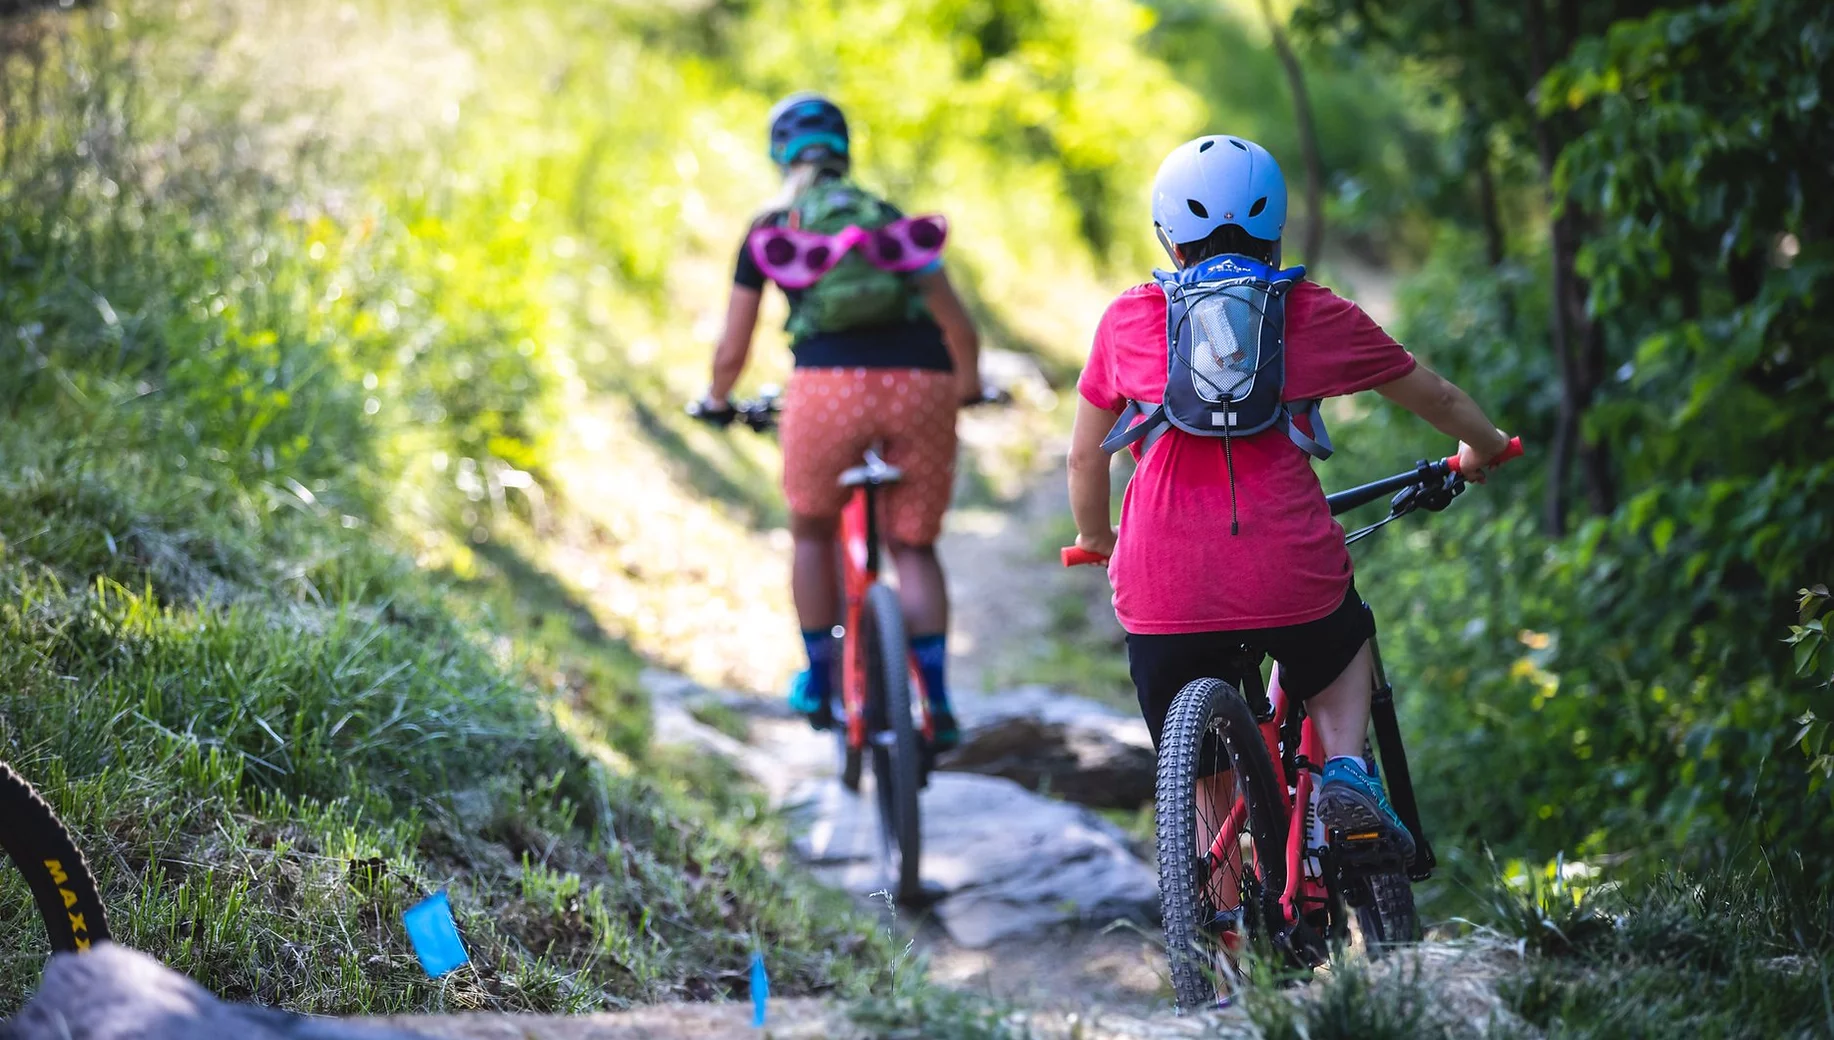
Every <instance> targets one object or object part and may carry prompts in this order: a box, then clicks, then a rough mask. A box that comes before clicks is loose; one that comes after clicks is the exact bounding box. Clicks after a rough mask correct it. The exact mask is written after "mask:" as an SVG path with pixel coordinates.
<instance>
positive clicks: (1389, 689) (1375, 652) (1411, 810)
mask: <svg viewBox="0 0 1834 1040" xmlns="http://www.w3.org/2000/svg"><path fill="white" fill-rule="evenodd" d="M1363 609H1364V610H1365V611H1367V610H1368V609H1369V605H1368V604H1367V603H1365V604H1364V605H1363ZM1369 656H1370V658H1371V659H1372V660H1373V662H1374V665H1375V676H1374V678H1375V695H1374V696H1373V697H1372V698H1370V702H1369V721H1370V723H1371V724H1372V725H1374V727H1375V743H1376V752H1377V753H1378V754H1379V755H1380V756H1381V760H1382V781H1383V783H1384V784H1386V785H1387V787H1388V799H1389V801H1390V802H1391V803H1393V805H1394V807H1395V814H1396V815H1398V816H1400V817H1401V822H1402V823H1403V824H1406V825H1407V830H1408V833H1410V834H1412V835H1413V836H1414V859H1413V862H1411V863H1409V864H1408V865H1407V876H1408V877H1409V878H1410V879H1412V880H1414V881H1425V880H1426V879H1427V878H1429V877H1431V876H1432V875H1433V868H1435V867H1437V866H1438V865H1439V860H1438V858H1437V857H1435V856H1434V855H1433V846H1432V844H1431V843H1430V842H1428V841H1427V840H1426V831H1425V829H1423V828H1422V827H1421V825H1420V807H1419V805H1418V804H1417V803H1415V801H1414V781H1413V777H1412V776H1411V775H1410V774H1409V773H1408V769H1407V749H1406V748H1405V747H1404V746H1402V743H1401V722H1400V720H1399V719H1398V718H1397V717H1396V715H1395V688H1394V687H1393V686H1391V685H1389V682H1388V673H1387V672H1386V671H1384V670H1383V668H1382V650H1381V648H1380V647H1379V646H1377V645H1376V638H1375V637H1374V636H1370V637H1369Z"/></svg>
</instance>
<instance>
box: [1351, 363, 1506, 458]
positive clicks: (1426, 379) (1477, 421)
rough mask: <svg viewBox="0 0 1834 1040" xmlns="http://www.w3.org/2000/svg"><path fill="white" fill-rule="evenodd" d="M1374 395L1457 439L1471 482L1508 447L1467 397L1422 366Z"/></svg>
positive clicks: (1481, 411) (1500, 432)
mask: <svg viewBox="0 0 1834 1040" xmlns="http://www.w3.org/2000/svg"><path fill="white" fill-rule="evenodd" d="M1376 393H1379V394H1381V395H1382V396H1383V397H1386V398H1388V399H1389V400H1390V401H1393V402H1394V403H1396V404H1398V405H1400V406H1401V407H1403V408H1405V409H1407V410H1408V411H1410V412H1413V413H1414V414H1415V415H1418V416H1419V417H1420V418H1422V419H1425V420H1426V421H1427V422H1429V423H1432V424H1433V428H1434V429H1436V430H1438V431H1439V432H1440V433H1443V434H1446V435H1447V436H1451V437H1456V438H1458V454H1459V463H1460V465H1461V466H1462V467H1463V468H1464V469H1465V471H1466V473H1467V474H1472V475H1474V476H1473V479H1476V480H1480V481H1481V480H1482V479H1483V477H1482V472H1483V470H1484V468H1485V467H1486V466H1488V464H1489V463H1490V461H1491V460H1492V459H1494V458H1496V457H1497V456H1498V455H1501V454H1502V453H1503V450H1504V449H1505V448H1507V447H1509V435H1508V434H1506V433H1504V432H1503V431H1502V430H1499V429H1497V428H1496V424H1494V423H1492V422H1491V421H1490V418H1489V417H1488V416H1486V415H1485V414H1484V410H1483V409H1482V408H1479V407H1478V406H1477V402H1476V401H1473V400H1472V399H1471V395H1469V394H1467V393H1465V392H1464V391H1463V390H1460V389H1459V388H1458V387H1457V386H1454V385H1453V384H1452V381H1451V380H1449V379H1447V378H1446V377H1444V376H1442V375H1440V374H1439V373H1437V372H1435V371H1433V370H1432V369H1430V368H1428V367H1426V366H1425V365H1423V364H1422V365H1416V366H1414V370H1413V371H1412V372H1409V373H1408V374H1407V375H1404V376H1402V377H1401V378H1400V379H1397V380H1395V381H1394V382H1392V383H1385V384H1383V385H1381V386H1378V387H1376Z"/></svg>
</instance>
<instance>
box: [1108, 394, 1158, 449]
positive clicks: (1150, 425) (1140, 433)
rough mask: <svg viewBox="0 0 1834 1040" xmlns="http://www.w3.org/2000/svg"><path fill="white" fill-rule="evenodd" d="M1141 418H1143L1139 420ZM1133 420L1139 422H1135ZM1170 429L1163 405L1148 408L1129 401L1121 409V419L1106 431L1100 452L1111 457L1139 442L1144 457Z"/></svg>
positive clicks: (1137, 402)
mask: <svg viewBox="0 0 1834 1040" xmlns="http://www.w3.org/2000/svg"><path fill="white" fill-rule="evenodd" d="M1142 416H1144V417H1145V418H1144V419H1141V417H1142ZM1135 419H1141V421H1140V422H1135V421H1134V420H1135ZM1170 428H1171V423H1169V422H1167V421H1166V418H1165V405H1162V404H1156V405H1151V406H1148V405H1144V404H1141V403H1140V402H1139V401H1129V402H1127V407H1126V408H1123V409H1121V417H1120V418H1119V419H1117V420H1115V424H1114V428H1113V429H1111V430H1109V431H1108V436H1106V437H1104V438H1102V450H1103V451H1105V452H1107V453H1108V454H1110V455H1113V454H1114V453H1115V452H1117V451H1120V450H1121V449H1123V448H1125V447H1127V446H1128V445H1130V444H1133V443H1134V442H1136V441H1140V442H1142V443H1141V444H1140V454H1142V455H1144V454H1146V452H1147V451H1148V450H1149V449H1150V448H1152V446H1153V445H1154V444H1155V443H1157V442H1158V440H1159V438H1160V437H1163V436H1165V431H1166V430H1167V429H1170Z"/></svg>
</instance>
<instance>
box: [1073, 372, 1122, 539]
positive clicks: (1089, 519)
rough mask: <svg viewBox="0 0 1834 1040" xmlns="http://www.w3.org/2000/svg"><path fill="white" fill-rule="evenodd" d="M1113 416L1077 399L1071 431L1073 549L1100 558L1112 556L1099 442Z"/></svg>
mask: <svg viewBox="0 0 1834 1040" xmlns="http://www.w3.org/2000/svg"><path fill="white" fill-rule="evenodd" d="M1114 417H1115V413H1113V412H1110V411H1108V410H1107V409H1106V408H1098V407H1097V406H1095V405H1093V404H1090V403H1089V401H1088V399H1087V398H1084V397H1082V396H1081V395H1078V396H1077V398H1076V425H1075V427H1074V428H1073V429H1072V430H1071V431H1070V459H1069V468H1070V513H1071V515H1072V516H1074V517H1075V518H1076V547H1077V548H1079V549H1084V550H1087V551H1089V552H1092V553H1095V554H1097V555H1100V556H1110V555H1113V553H1114V537H1115V536H1114V524H1113V522H1112V520H1111V519H1110V513H1109V496H1110V494H1111V492H1110V489H1109V485H1108V468H1109V467H1108V462H1109V459H1108V453H1107V452H1105V451H1103V450H1102V439H1103V438H1105V437H1106V436H1107V435H1108V430H1109V429H1110V428H1111V427H1112V426H1113V425H1114Z"/></svg>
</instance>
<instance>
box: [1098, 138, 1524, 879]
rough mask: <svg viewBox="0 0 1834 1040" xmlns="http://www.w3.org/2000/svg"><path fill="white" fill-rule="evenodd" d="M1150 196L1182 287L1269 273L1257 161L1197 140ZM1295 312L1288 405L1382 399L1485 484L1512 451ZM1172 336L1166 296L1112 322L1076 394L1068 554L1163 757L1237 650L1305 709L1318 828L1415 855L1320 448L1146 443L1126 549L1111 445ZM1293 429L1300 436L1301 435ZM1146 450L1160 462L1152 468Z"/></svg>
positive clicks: (1384, 353) (1357, 331)
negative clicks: (1395, 797) (1442, 442)
mask: <svg viewBox="0 0 1834 1040" xmlns="http://www.w3.org/2000/svg"><path fill="white" fill-rule="evenodd" d="M1153 195H1154V201H1153V223H1154V227H1155V229H1156V231H1157V232H1158V233H1159V237H1160V241H1161V242H1162V243H1164V245H1165V247H1166V251H1167V252H1168V253H1169V254H1170V256H1171V258H1172V261H1173V262H1174V263H1175V264H1176V265H1177V267H1178V268H1179V269H1180V270H1181V271H1182V270H1185V269H1187V268H1190V267H1192V266H1193V265H1196V264H1199V263H1202V262H1205V261H1208V260H1212V259H1213V258H1216V257H1223V256H1230V257H1243V258H1247V259H1249V260H1252V261H1256V262H1258V263H1260V264H1265V265H1270V266H1272V267H1278V264H1279V252H1280V236H1281V232H1282V228H1283V226H1284V224H1285V221H1286V186H1285V182H1284V180H1283V178H1282V177H1281V174H1280V170H1279V166H1278V165H1277V164H1276V163H1275V162H1274V159H1273V156H1272V155H1270V154H1268V152H1267V151H1266V150H1265V149H1263V148H1261V147H1260V146H1259V145H1256V144H1254V143H1253V142H1249V141H1244V140H1242V139H1240V138H1234V137H1229V136H1213V137H1205V138H1199V139H1197V140H1195V141H1192V142H1190V143H1188V144H1186V145H1184V146H1182V147H1180V148H1179V149H1178V150H1176V151H1174V152H1173V153H1172V154H1171V155H1170V156H1169V157H1168V158H1167V159H1166V161H1165V164H1164V165H1163V166H1162V167H1161V168H1160V171H1159V175H1158V177H1157V178H1156V179H1155V182H1154V191H1153ZM1284 304H1285V322H1286V325H1285V336H1284V355H1285V357H1284V361H1285V387H1284V391H1283V393H1282V395H1281V400H1284V401H1287V402H1292V403H1294V404H1297V403H1299V402H1308V401H1315V400H1317V399H1320V398H1325V397H1336V396H1341V395H1345V394H1353V393H1357V392H1359V391H1363V390H1375V391H1376V392H1378V393H1380V394H1382V395H1383V396H1384V397H1387V398H1388V399H1389V400H1391V401H1394V402H1395V403H1397V404H1399V405H1401V406H1402V407H1404V408H1407V409H1408V410H1409V411H1412V412H1414V413H1415V414H1416V415H1418V416H1420V417H1421V418H1423V419H1425V420H1426V421H1427V422H1429V423H1431V424H1432V425H1433V426H1434V427H1435V428H1437V429H1438V430H1439V431H1441V432H1442V433H1445V434H1447V435H1449V436H1452V437H1456V438H1458V439H1459V441H1460V443H1459V448H1458V454H1459V461H1460V464H1461V465H1462V466H1463V467H1464V472H1465V473H1466V474H1469V475H1471V477H1472V478H1473V479H1477V480H1482V479H1483V473H1484V470H1485V468H1486V466H1487V465H1488V464H1489V463H1490V461H1491V460H1493V459H1495V458H1496V457H1497V456H1498V455H1500V454H1501V453H1502V452H1503V450H1504V449H1505V448H1506V447H1507V446H1508V443H1509V438H1508V436H1507V435H1505V434H1504V433H1503V432H1502V431H1500V430H1498V429H1497V428H1496V426H1495V425H1494V424H1492V423H1491V422H1490V420H1489V419H1488V418H1486V417H1485V415H1484V413H1483V411H1482V410H1481V409H1479V408H1478V406H1477V405H1476V404H1475V403H1474V402H1473V401H1472V400H1471V398H1470V397H1469V396H1467V395H1466V394H1465V393H1464V391H1462V390H1460V389H1459V388H1458V387H1456V386H1454V385H1452V384H1451V383H1450V382H1448V381H1447V380H1446V379H1444V378H1443V377H1441V376H1439V375H1438V374H1437V373H1435V372H1433V371H1432V370H1431V369H1429V368H1427V367H1426V366H1425V365H1423V364H1421V363H1420V362H1419V361H1418V360H1416V359H1415V358H1414V356H1413V355H1412V354H1410V353H1408V351H1407V350H1405V349H1404V348H1402V346H1401V345H1400V344H1399V343H1396V342H1395V341H1394V339H1393V338H1391V337H1390V336H1389V335H1388V334H1387V333H1386V332H1384V331H1382V328H1381V327H1380V326H1379V325H1377V324H1376V323H1375V322H1374V321H1373V320H1371V319H1370V318H1369V316H1368V315H1367V314H1365V313H1364V312H1363V310H1362V309H1361V308H1360V307H1358V306H1357V305H1356V304H1354V303H1352V302H1350V301H1349V300H1346V299H1344V298H1343V297H1340V296H1338V295H1336V294H1335V293H1333V292H1331V290H1329V289H1327V288H1325V287H1324V286H1321V285H1318V284H1317V283H1314V282H1306V281H1300V282H1298V283H1297V284H1296V285H1294V286H1293V287H1292V288H1291V290H1290V291H1289V292H1287V294H1286V295H1285V297H1284ZM1167 337H1168V331H1167V298H1166V295H1165V292H1164V290H1162V288H1161V287H1160V285H1159V284H1158V283H1157V282H1155V283H1149V284H1146V285H1141V286H1137V287H1135V288H1132V289H1129V290H1127V291H1126V292H1124V293H1122V294H1121V296H1120V298H1118V299H1116V300H1115V301H1114V302H1113V303H1112V304H1111V305H1109V307H1108V310H1107V312H1106V313H1105V314H1104V315H1103V316H1102V320H1101V324H1100V325H1099V326H1098V327H1097V328H1096V332H1095V341H1094V346H1093V348H1092V349H1091V351H1090V354H1089V362H1088V364H1087V366H1086V367H1085V368H1084V369H1083V373H1082V377H1081V379H1080V380H1079V381H1078V384H1077V387H1078V390H1079V391H1080V395H1081V400H1080V401H1079V402H1078V411H1077V414H1076V424H1075V432H1074V433H1073V435H1072V439H1071V448H1070V458H1069V467H1070V500H1071V509H1072V511H1073V512H1074V513H1075V517H1076V526H1077V531H1078V534H1077V539H1076V544H1077V546H1078V547H1080V548H1082V549H1085V550H1087V551H1089V552H1093V553H1097V554H1100V555H1103V556H1108V557H1110V566H1109V577H1110V580H1111V582H1112V584H1113V586H1114V607H1115V614H1116V616H1117V617H1118V618H1119V619H1120V622H1121V627H1122V628H1123V629H1125V630H1126V632H1127V656H1128V666H1129V670H1130V672H1131V673H1132V676H1133V681H1134V686H1135V692H1136V694H1137V695H1138V697H1139V701H1140V711H1141V713H1142V714H1143V715H1144V716H1145V719H1146V723H1147V727H1148V728H1149V729H1150V730H1151V732H1152V736H1153V740H1154V742H1155V744H1156V743H1157V742H1158V740H1159V736H1160V729H1161V728H1162V727H1163V725H1164V722H1165V716H1166V712H1167V710H1168V709H1169V708H1170V706H1171V703H1172V699H1173V698H1174V697H1175V696H1176V695H1177V694H1178V691H1179V690H1180V689H1182V688H1183V687H1184V686H1185V685H1186V684H1187V683H1189V682H1192V681H1194V680H1196V679H1199V678H1204V677H1208V676H1216V675H1219V674H1222V673H1221V669H1222V668H1223V667H1224V666H1225V664H1226V662H1228V661H1229V660H1230V658H1231V656H1232V653H1233V651H1235V649H1236V648H1238V647H1242V646H1248V647H1250V648H1252V649H1255V650H1258V651H1263V652H1265V653H1267V654H1268V655H1269V656H1271V657H1273V658H1274V660H1275V661H1276V662H1277V663H1278V665H1279V667H1280V681H1281V685H1282V686H1283V688H1284V689H1285V690H1286V691H1287V693H1288V694H1289V695H1290V696H1292V697H1294V698H1296V699H1299V700H1302V701H1304V702H1305V706H1306V711H1307V712H1308V713H1309V714H1310V716H1311V718H1312V720H1313V723H1314V725H1315V726H1316V727H1317V731H1318V734H1319V737H1320V739H1321V740H1322V742H1323V744H1324V749H1325V753H1326V755H1327V756H1328V761H1327V763H1326V764H1325V773H1324V782H1323V785H1322V786H1321V788H1320V794H1319V811H1320V814H1321V815H1322V816H1323V817H1324V820H1325V823H1326V825H1327V826H1328V827H1330V828H1333V829H1337V830H1341V831H1344V832H1346V833H1348V832H1352V831H1364V830H1369V829H1372V828H1373V829H1375V830H1378V831H1379V832H1380V833H1381V834H1382V840H1383V841H1384V842H1385V843H1386V844H1388V845H1389V846H1390V847H1391V848H1392V849H1393V850H1394V852H1395V853H1396V854H1397V855H1399V856H1401V857H1402V858H1403V859H1406V858H1409V857H1411V856H1412V854H1413V839H1412V837H1411V836H1410V835H1409V834H1408V831H1407V828H1406V827H1405V826H1403V825H1402V823H1401V821H1400V818H1399V817H1398V816H1396V815H1395V811H1394V809H1393V808H1392V807H1391V806H1390V805H1389V804H1388V798H1387V795H1386V793H1385V792H1384V791H1383V788H1382V785H1381V782H1380V780H1379V779H1377V778H1376V777H1375V776H1373V775H1372V774H1371V770H1370V766H1369V763H1368V762H1367V761H1365V759H1364V758H1363V751H1364V748H1365V741H1366V735H1367V729H1368V723H1369V702H1370V697H1371V693H1372V683H1371V675H1372V673H1371V662H1370V657H1369V649H1368V641H1369V637H1370V636H1371V635H1373V634H1374V623H1373V621H1372V620H1371V619H1370V616H1369V613H1368V611H1366V610H1365V609H1364V608H1363V603H1362V600H1361V599H1360V598H1359V597H1358V596H1357V593H1356V586H1355V584H1354V582H1353V581H1352V572H1351V564H1350V554H1349V552H1348V551H1347V549H1346V548H1345V546H1344V531H1343V529H1342V528H1341V527H1339V526H1338V525H1337V522H1336V521H1334V520H1332V519H1331V513H1330V509H1329V507H1328V506H1327V505H1326V503H1325V495H1324V489H1323V488H1322V487H1321V486H1320V484H1319V481H1318V478H1317V476H1316V475H1315V474H1314V473H1313V472H1312V466H1311V462H1310V460H1309V458H1308V457H1307V453H1306V451H1305V450H1302V448H1301V447H1300V445H1299V443H1296V441H1306V440H1308V439H1309V438H1308V437H1307V436H1306V434H1308V433H1309V434H1310V435H1311V436H1321V434H1322V430H1319V429H1310V430H1302V431H1301V432H1300V433H1299V434H1296V435H1293V436H1289V435H1288V434H1287V433H1286V432H1283V430H1281V429H1268V430H1266V431H1264V432H1261V433H1255V434H1251V435H1247V436H1240V435H1238V436H1236V437H1234V438H1232V439H1228V440H1224V439H1217V438H1214V437H1208V436H1196V435H1193V434H1192V433H1188V432H1185V431H1184V430H1181V429H1168V430H1167V431H1166V432H1165V433H1164V435H1163V436H1160V437H1158V438H1157V439H1156V441H1155V440H1145V441H1140V442H1136V443H1134V444H1133V446H1132V450H1133V452H1134V456H1135V458H1136V460H1137V461H1138V466H1137V468H1136V470H1135V472H1134V475H1133V478H1132V479H1131V480H1130V481H1129V483H1128V485H1127V492H1126V496H1125V498H1124V499H1123V501H1122V504H1121V524H1120V530H1119V533H1118V534H1117V532H1116V530H1115V528H1114V527H1113V526H1112V524H1111V522H1110V512H1109V458H1108V455H1107V453H1106V452H1105V451H1104V449H1103V443H1102V442H1103V440H1104V436H1105V435H1106V434H1108V432H1109V430H1110V427H1112V426H1113V425H1114V424H1115V422H1116V417H1117V416H1118V415H1120V414H1122V413H1123V411H1124V410H1126V409H1127V406H1128V405H1129V403H1130V402H1133V403H1137V402H1162V401H1166V400H1167V397H1166V389H1167V351H1168V339H1167ZM1300 414H1301V418H1299V419H1297V420H1295V422H1296V423H1305V422H1306V419H1305V417H1304V413H1303V412H1301V413H1300ZM1232 421H1233V420H1232ZM1143 443H1144V444H1147V445H1149V446H1150V447H1149V448H1148V449H1147V450H1144V451H1143V450H1142V447H1141V445H1142V444H1143ZM1206 757H1208V758H1210V759H1211V760H1212V761H1214V760H1216V759H1215V758H1214V757H1212V756H1206ZM1199 790H1200V794H1199V797H1200V801H1213V802H1214V805H1216V806H1222V807H1226V806H1227V804H1228V802H1229V801H1232V800H1233V794H1232V791H1233V785H1232V784H1231V783H1230V781H1229V779H1228V777H1227V776H1218V777H1212V778H1211V779H1210V781H1209V783H1207V784H1200V787H1199ZM1211 818H1216V814H1215V813H1214V812H1212V814H1211ZM1230 903H1233V899H1231V900H1230ZM1217 905H1218V906H1224V905H1227V904H1225V903H1222V902H1219V903H1218V904H1217Z"/></svg>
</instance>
